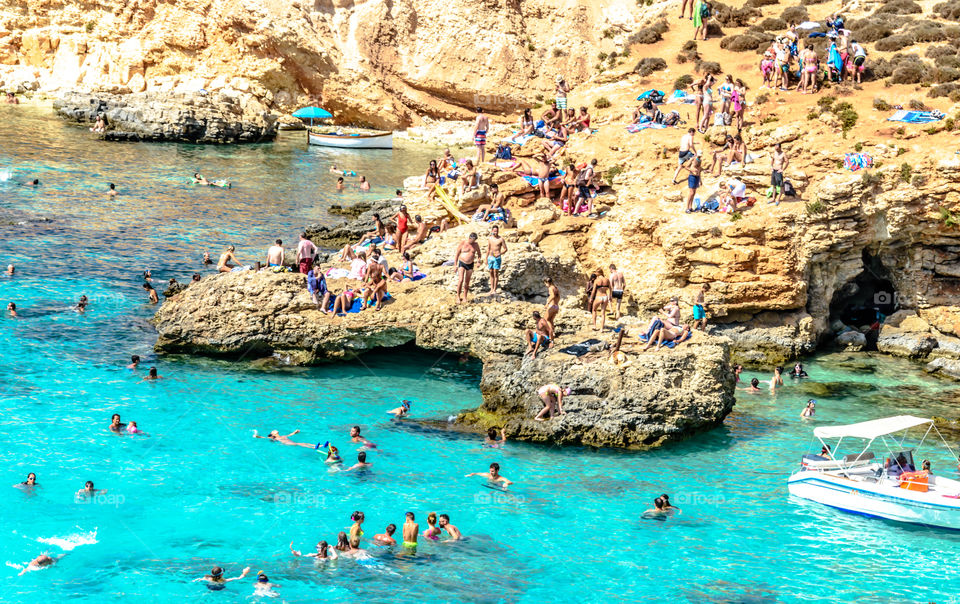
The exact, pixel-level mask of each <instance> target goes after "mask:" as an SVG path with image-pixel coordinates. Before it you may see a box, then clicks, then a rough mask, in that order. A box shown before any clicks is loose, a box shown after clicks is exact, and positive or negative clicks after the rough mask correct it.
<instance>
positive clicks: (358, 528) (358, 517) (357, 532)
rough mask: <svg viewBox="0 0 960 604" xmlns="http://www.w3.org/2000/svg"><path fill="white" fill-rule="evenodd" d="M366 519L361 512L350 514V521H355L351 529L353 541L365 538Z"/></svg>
mask: <svg viewBox="0 0 960 604" xmlns="http://www.w3.org/2000/svg"><path fill="white" fill-rule="evenodd" d="M366 518H367V517H366V516H365V515H364V514H363V512H360V511H357V512H354V513H352V514H350V520H352V521H353V525H352V526H351V527H350V540H351V541H353V540H354V539H359V538H360V537H363V521H364V520H366Z"/></svg>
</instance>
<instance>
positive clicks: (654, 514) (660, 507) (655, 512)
mask: <svg viewBox="0 0 960 604" xmlns="http://www.w3.org/2000/svg"><path fill="white" fill-rule="evenodd" d="M666 515H667V511H666V510H665V509H664V503H663V498H662V497H657V498H656V499H654V500H653V509H652V510H647V511H646V512H644V513H643V515H642V517H643V518H657V519H663V518H664V517H665V516H666Z"/></svg>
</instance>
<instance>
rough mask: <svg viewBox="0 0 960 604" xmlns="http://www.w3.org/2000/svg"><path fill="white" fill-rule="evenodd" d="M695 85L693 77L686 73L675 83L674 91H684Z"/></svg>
mask: <svg viewBox="0 0 960 604" xmlns="http://www.w3.org/2000/svg"><path fill="white" fill-rule="evenodd" d="M692 85H693V76H692V75H690V74H689V73H686V74H684V75H682V76H680V77H678V78H677V79H676V80H674V81H673V88H674V90H684V89H686V88H689V87H690V86H692Z"/></svg>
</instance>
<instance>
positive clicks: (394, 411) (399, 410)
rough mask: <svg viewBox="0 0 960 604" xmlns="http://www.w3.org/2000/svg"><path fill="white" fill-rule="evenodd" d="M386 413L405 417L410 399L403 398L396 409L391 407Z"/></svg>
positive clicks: (408, 410) (407, 413)
mask: <svg viewBox="0 0 960 604" xmlns="http://www.w3.org/2000/svg"><path fill="white" fill-rule="evenodd" d="M387 413H389V414H391V415H393V416H394V417H397V418H400V417H406V416H407V415H409V414H410V401H408V400H404V401H403V402H402V403H401V404H400V406H399V407H397V408H396V409H391V410H389V411H387Z"/></svg>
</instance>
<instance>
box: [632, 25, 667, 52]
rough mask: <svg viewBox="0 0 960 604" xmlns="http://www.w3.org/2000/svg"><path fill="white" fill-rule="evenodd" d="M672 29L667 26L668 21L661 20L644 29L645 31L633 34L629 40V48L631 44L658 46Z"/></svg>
mask: <svg viewBox="0 0 960 604" xmlns="http://www.w3.org/2000/svg"><path fill="white" fill-rule="evenodd" d="M668 29H670V26H669V25H667V21H666V19H661V20H660V21H657V22H656V23H654V24H653V25H650V26H649V27H644V28H643V29H641V30H639V31H637V32H636V33H634V34H631V35H630V37H629V38H627V46H629V45H631V44H656V43H657V42H659V41H660V40H662V39H663V34H665V33H666V32H667V30H668Z"/></svg>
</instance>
